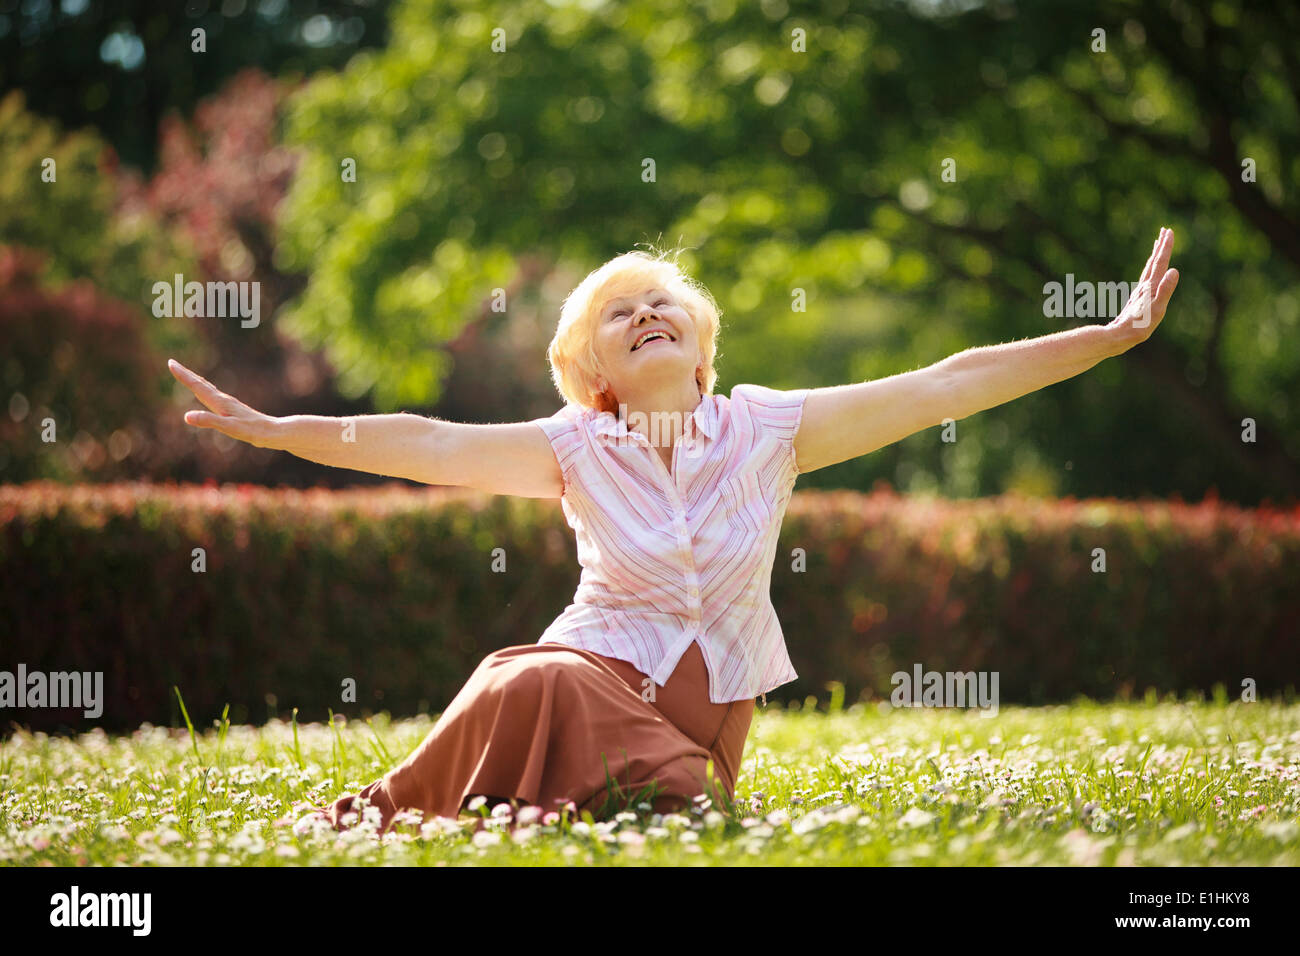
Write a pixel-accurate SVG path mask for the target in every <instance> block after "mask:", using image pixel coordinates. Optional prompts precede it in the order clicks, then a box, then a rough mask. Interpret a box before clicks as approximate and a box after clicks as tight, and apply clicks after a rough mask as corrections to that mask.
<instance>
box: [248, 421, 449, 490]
mask: <svg viewBox="0 0 1300 956" xmlns="http://www.w3.org/2000/svg"><path fill="white" fill-rule="evenodd" d="M437 424H438V423H437V422H436V421H435V420H434V419H430V418H425V417H423V416H421V415H412V414H410V413H408V412H399V413H397V414H392V415H355V416H351V417H348V418H331V417H327V416H323V415H288V416H285V417H282V418H276V419H274V420H273V424H272V426H271V433H270V436H269V439H268V441H267V442H265V443H264V447H269V448H277V449H280V450H281V451H287V452H289V453H290V454H292V455H297V456H298V457H299V458H305V459H307V460H308V461H314V462H317V463H318V464H322V465H332V466H333V467H335V468H352V469H354V470H356V471H365V472H369V473H371V474H375V475H389V476H392V477H396V478H410V479H412V480H414V481H428V480H429V478H430V476H428V475H427V474H426V472H427V471H428V466H429V463H430V462H432V461H435V460H437V451H436V449H435V448H434V447H433V446H434V440H435V433H436V430H437Z"/></svg>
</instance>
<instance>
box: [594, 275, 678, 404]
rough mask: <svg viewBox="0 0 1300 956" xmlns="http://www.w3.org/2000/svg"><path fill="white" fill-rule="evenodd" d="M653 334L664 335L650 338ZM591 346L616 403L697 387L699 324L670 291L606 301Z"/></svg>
mask: <svg viewBox="0 0 1300 956" xmlns="http://www.w3.org/2000/svg"><path fill="white" fill-rule="evenodd" d="M651 332H659V333H662V334H660V335H658V336H650V337H647V336H648V334H649V333H651ZM593 345H594V348H595V350H596V356H597V358H599V359H600V362H601V365H602V367H603V370H604V377H605V379H606V381H607V383H608V385H609V391H610V393H611V394H612V395H613V396H615V397H616V398H617V397H618V396H622V395H626V394H628V393H629V392H645V391H648V390H652V389H656V388H663V387H672V386H673V385H674V384H676V383H680V382H682V381H683V380H684V381H686V382H690V383H695V382H696V374H695V369H696V366H697V365H699V364H700V362H701V358H700V349H699V341H698V339H697V336H696V334H695V324H694V323H693V322H692V321H691V317H690V315H689V314H688V313H687V312H686V310H685V309H683V308H682V307H681V305H679V304H678V302H677V300H676V299H675V298H674V297H673V296H672V294H671V293H669V292H668V291H667V290H666V289H662V288H652V289H645V290H643V291H642V292H640V293H634V294H630V295H623V296H617V297H613V298H610V299H608V300H606V301H605V302H604V303H603V305H602V306H601V312H600V321H599V325H598V326H597V329H596V337H595V341H594V343H593Z"/></svg>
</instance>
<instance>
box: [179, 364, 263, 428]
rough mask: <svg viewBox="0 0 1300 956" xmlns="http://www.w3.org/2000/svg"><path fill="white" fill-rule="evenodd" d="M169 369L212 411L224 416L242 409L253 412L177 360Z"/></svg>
mask: <svg viewBox="0 0 1300 956" xmlns="http://www.w3.org/2000/svg"><path fill="white" fill-rule="evenodd" d="M167 367H168V368H169V369H171V373H172V375H174V376H175V377H176V380H177V381H179V382H180V383H181V384H182V385H184V386H185V387H186V388H188V389H189V390H190V391H191V392H193V393H194V397H195V398H197V399H198V400H199V401H200V402H202V403H203V404H204V405H206V406H207V407H208V408H210V409H212V411H214V412H217V413H218V414H222V415H230V414H234V413H235V412H238V411H239V410H241V409H245V410H247V411H250V412H251V411H252V409H250V408H248V406H247V405H245V404H244V403H243V402H241V401H240V400H239V399H237V398H235V396H233V395H227V394H226V393H225V392H223V391H221V390H220V389H219V388H217V387H216V386H215V385H213V384H212V383H211V382H209V381H208V380H207V379H206V378H204V377H203V376H201V375H198V374H196V373H194V372H191V371H190V370H189V369H187V368H186V367H185V366H184V365H182V364H181V363H180V362H177V361H176V360H175V359H171V360H170V361H168V363H167Z"/></svg>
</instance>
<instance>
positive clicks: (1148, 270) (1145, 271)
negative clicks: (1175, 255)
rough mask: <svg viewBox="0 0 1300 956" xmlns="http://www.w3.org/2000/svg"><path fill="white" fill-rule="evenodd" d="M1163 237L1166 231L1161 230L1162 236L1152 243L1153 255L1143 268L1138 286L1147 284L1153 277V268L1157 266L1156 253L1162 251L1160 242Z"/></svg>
mask: <svg viewBox="0 0 1300 956" xmlns="http://www.w3.org/2000/svg"><path fill="white" fill-rule="evenodd" d="M1163 237H1164V230H1163V229H1162V230H1160V235H1159V236H1157V237H1156V241H1155V242H1153V243H1151V255H1149V256H1147V264H1146V265H1145V266H1143V267H1142V275H1141V276H1139V277H1138V285H1141V284H1142V283H1143V282H1146V281H1147V279H1148V278H1149V277H1150V276H1151V267H1152V266H1154V265H1155V262H1156V253H1157V252H1159V251H1160V240H1161V239H1162V238H1163Z"/></svg>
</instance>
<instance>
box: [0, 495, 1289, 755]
mask: <svg viewBox="0 0 1300 956" xmlns="http://www.w3.org/2000/svg"><path fill="white" fill-rule="evenodd" d="M194 548H203V549H204V551H205V559H206V571H204V572H202V573H197V572H195V571H193V570H192V564H193V562H194V561H195V558H194V556H193V550H192V549H194ZM496 548H501V549H504V552H503V553H504V555H505V560H506V567H505V571H504V572H496V571H493V569H492V566H493V560H494V558H493V550H494V549H496ZM1095 548H1104V549H1105V559H1106V570H1105V572H1104V573H1098V572H1094V571H1093V570H1092V565H1093V563H1094V556H1093V549H1095ZM796 549H802V550H801V551H798V550H796ZM799 562H803V570H796V569H795V567H796V565H797V564H799ZM1298 569H1300V508H1296V509H1290V510H1275V509H1260V510H1249V511H1248V510H1242V509H1239V508H1236V507H1232V506H1227V505H1221V504H1218V503H1217V502H1214V501H1212V500H1211V501H1206V502H1203V503H1201V504H1197V505H1184V504H1179V503H1166V502H1141V503H1123V502H1118V501H1114V500H1089V501H1079V502H1076V501H1073V500H1068V499H1067V500H1064V501H1043V500H1037V499H1025V498H1019V497H1015V496H1007V497H1002V498H995V499H980V500H975V501H944V500H925V499H912V498H907V497H901V496H898V495H896V494H894V493H892V492H890V491H888V490H883V491H877V492H874V493H872V494H869V495H862V494H858V493H854V492H800V493H798V494H796V495H795V496H794V498H793V500H792V501H791V504H790V507H789V510H788V511H787V514H786V518H785V524H784V526H783V529H782V533H781V537H780V542H779V544H778V550H777V559H776V563H775V566H774V568H773V572H772V598H773V602H774V603H775V605H776V608H777V614H778V616H779V617H780V619H781V621H782V623H783V627H784V630H785V634H786V641H787V643H788V645H789V648H790V654H791V657H792V659H793V660H794V664H795V668H796V669H797V670H798V671H799V674H800V675H801V676H800V679H799V680H798V681H795V682H793V683H791V684H788V685H786V686H785V687H783V688H781V689H780V690H778V691H776V692H775V693H774V694H771V695H769V697H768V700H769V703H771V702H772V701H774V700H776V701H780V700H791V699H793V700H799V699H802V698H803V697H804V696H805V695H808V694H823V695H824V694H825V692H826V689H827V685H828V683H829V682H832V681H839V682H841V683H842V684H843V685H844V688H845V692H846V697H847V699H848V700H850V701H852V700H855V699H859V698H860V697H861V696H864V695H865V696H875V697H883V698H886V699H887V698H888V696H889V694H890V692H891V690H892V685H891V681H890V675H891V674H892V673H893V672H895V671H900V670H901V671H906V672H908V673H910V672H911V671H912V667H913V665H914V664H917V663H919V664H921V665H922V666H923V668H924V669H925V670H927V671H929V670H937V671H950V670H951V671H971V670H976V671H979V670H987V671H997V672H998V674H999V691H1000V696H1001V702H1002V703H1003V704H1006V703H1046V702H1053V701H1064V700H1068V699H1070V698H1072V697H1074V696H1076V695H1087V696H1089V697H1093V698H1097V699H1111V698H1115V697H1125V696H1128V695H1129V694H1132V693H1138V694H1140V693H1142V692H1144V691H1146V690H1147V689H1148V688H1154V689H1156V690H1158V691H1160V692H1169V691H1173V692H1179V693H1187V692H1195V691H1210V690H1211V689H1212V688H1213V687H1214V686H1215V685H1216V684H1223V685H1225V686H1226V688H1227V690H1228V693H1230V694H1234V695H1235V694H1237V693H1239V692H1240V687H1241V681H1242V680H1243V679H1244V678H1252V679H1254V680H1255V681H1257V682H1258V692H1259V694H1260V695H1261V696H1272V695H1275V694H1278V693H1287V694H1289V693H1291V691H1290V690H1289V688H1294V686H1295V685H1296V684H1297V683H1300V680H1298V679H1297V677H1298V675H1300V640H1297V637H1298V636H1300V587H1298V586H1297V585H1298V584H1300V570H1298ZM579 571H580V569H579V567H578V564H577V560H576V556H575V547H574V542H573V534H572V531H571V530H570V529H569V528H568V526H567V525H566V524H565V522H564V518H563V515H562V514H561V512H560V508H559V503H558V502H555V501H542V500H533V499H519V498H508V497H502V496H485V495H479V494H477V493H474V492H470V491H464V490H457V489H432V488H429V489H410V488H407V487H405V486H397V485H394V486H389V487H384V488H381V489H377V490H370V489H367V490H358V491H343V492H338V491H325V490H310V491H298V490H280V489H277V490H272V489H266V488H261V487H254V486H227V487H223V488H220V489H218V488H216V487H195V486H183V487H182V486H173V485H140V484H118V485H83V486H64V485H57V484H53V483H48V482H36V483H32V484H27V485H9V486H0V608H2V609H3V611H2V615H0V670H8V671H10V672H14V671H16V669H17V665H18V664H19V663H23V664H25V665H26V666H27V669H28V670H29V671H32V670H42V671H46V672H51V671H69V670H79V671H103V672H104V696H105V702H104V712H103V715H102V717H100V718H99V719H98V720H97V721H94V722H93V723H96V724H99V725H102V726H104V727H105V728H106V729H110V730H121V729H129V728H133V727H135V726H138V725H139V724H140V723H142V722H145V721H148V722H151V723H155V724H172V725H175V724H177V723H178V722H179V721H180V713H179V708H178V707H177V704H176V697H175V694H174V693H173V691H172V687H173V685H176V686H179V687H180V689H181V693H182V694H183V695H184V698H185V703H186V707H187V709H188V711H189V714H190V716H191V718H192V719H193V720H194V722H195V724H196V726H207V725H209V724H210V722H211V721H212V720H213V719H215V718H217V717H219V716H220V714H221V712H222V708H223V707H224V705H226V704H227V703H229V705H230V717H231V719H232V720H234V721H236V722H240V721H249V720H251V721H260V720H263V719H265V718H267V717H269V716H272V715H278V716H281V717H284V718H286V719H287V717H288V716H289V713H290V710H291V708H294V707H297V708H300V714H299V717H300V718H301V719H303V720H319V719H324V718H325V717H326V716H327V712H328V710H330V709H332V710H333V711H334V712H336V713H344V714H348V715H350V716H364V715H366V714H369V713H373V712H375V711H379V710H387V711H390V712H391V713H392V714H394V715H395V716H398V715H409V714H411V713H414V712H418V711H425V710H430V709H433V710H441V709H442V708H443V707H445V706H446V704H447V703H448V702H449V701H450V700H451V698H452V697H453V696H454V695H455V694H456V692H457V691H458V690H459V688H460V686H461V685H462V684H463V683H464V681H465V679H466V678H467V677H468V676H469V674H470V672H471V671H472V670H473V669H474V667H475V666H476V665H477V664H478V662H479V661H480V660H482V658H483V657H484V655H486V654H487V653H489V652H491V651H492V650H495V649H497V648H500V647H505V646H507V645H510V644H527V643H533V642H535V641H536V640H537V638H538V636H539V635H540V634H541V632H542V631H543V630H544V629H545V628H546V626H547V625H548V624H549V623H550V622H551V620H553V619H554V617H555V616H556V615H557V614H559V613H560V611H562V610H563V609H564V607H565V606H566V605H567V604H568V603H569V601H570V600H571V598H572V595H573V592H574V589H575V588H576V586H577V583H578V576H579ZM346 678H352V679H354V680H355V681H356V701H355V703H352V702H344V701H343V699H342V692H343V690H342V688H343V681H344V680H345V679H346ZM0 722H3V725H4V730H6V731H7V730H8V729H10V723H11V722H15V723H19V724H21V725H24V726H27V727H31V728H33V729H50V730H53V729H78V730H82V729H86V728H87V727H88V726H89V725H90V724H91V723H92V721H90V720H88V719H86V718H84V717H83V716H82V715H81V713H80V712H79V711H71V710H53V709H44V710H42V709H31V708H29V709H23V710H14V709H5V710H3V711H0Z"/></svg>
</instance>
